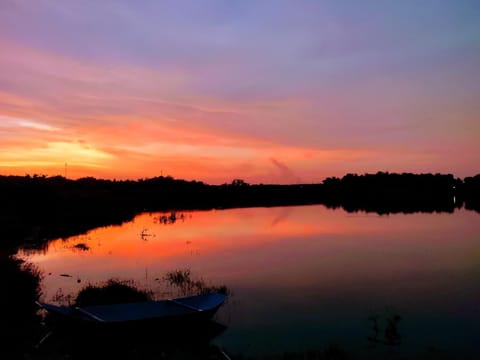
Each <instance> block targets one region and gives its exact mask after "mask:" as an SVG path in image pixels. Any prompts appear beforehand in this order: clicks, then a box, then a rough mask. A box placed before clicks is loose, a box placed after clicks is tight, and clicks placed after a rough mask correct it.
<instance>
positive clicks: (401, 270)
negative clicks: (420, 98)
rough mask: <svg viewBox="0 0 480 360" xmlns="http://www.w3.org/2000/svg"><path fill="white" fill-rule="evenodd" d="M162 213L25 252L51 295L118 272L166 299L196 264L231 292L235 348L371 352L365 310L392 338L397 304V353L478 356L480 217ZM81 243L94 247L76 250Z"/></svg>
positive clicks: (228, 320) (300, 211)
mask: <svg viewBox="0 0 480 360" xmlns="http://www.w3.org/2000/svg"><path fill="white" fill-rule="evenodd" d="M161 216H169V213H152V214H142V215H139V216H137V217H135V219H134V220H133V221H131V222H128V223H125V224H123V225H121V226H110V227H105V228H99V229H96V230H92V231H90V232H88V233H86V234H84V235H81V236H76V237H72V238H69V239H67V240H62V239H58V240H56V241H53V242H51V243H49V245H48V248H47V249H46V250H45V252H44V253H38V254H29V256H28V258H29V259H30V260H31V261H33V262H34V263H36V264H38V266H39V267H40V268H41V269H43V271H44V274H49V275H46V276H45V278H44V280H43V290H44V297H45V300H51V298H52V297H53V296H54V295H55V294H56V293H57V292H58V290H59V289H62V292H63V293H64V294H69V293H76V292H78V290H79V288H80V287H81V286H82V285H83V284H84V283H87V282H99V281H105V280H106V279H108V278H111V277H116V278H125V279H133V280H134V281H135V282H136V283H138V284H140V285H141V286H143V287H145V288H149V289H151V290H152V291H153V292H154V294H155V296H156V297H157V298H162V297H166V296H170V294H171V292H172V289H169V288H168V287H166V286H165V283H164V282H162V281H159V279H162V277H163V276H164V274H165V273H167V272H169V271H172V270H176V269H191V271H192V273H193V274H198V275H199V276H201V277H202V278H203V279H205V280H206V282H207V283H210V284H226V285H227V286H228V287H229V288H230V289H231V290H232V291H233V292H234V294H235V296H234V298H233V300H232V301H231V302H229V304H228V305H227V306H225V307H224V308H223V309H221V310H220V312H219V314H218V316H219V321H221V322H223V323H225V324H227V325H228V326H229V330H228V331H227V332H225V333H224V334H222V335H221V336H220V337H219V338H217V339H216V340H215V343H216V344H218V345H220V346H222V347H224V348H226V349H229V351H230V352H231V353H234V354H235V353H238V354H246V355H252V356H253V355H261V354H272V353H282V352H284V351H285V352H287V351H304V350H306V349H316V348H324V347H325V346H327V345H328V344H338V346H339V347H341V348H343V349H346V350H347V351H348V352H349V353H353V354H366V353H367V354H368V351H370V347H369V346H370V344H369V341H368V337H369V336H370V337H371V336H372V320H369V317H370V316H372V314H379V316H381V318H379V326H380V325H381V324H383V325H381V326H383V328H382V330H381V331H382V334H381V335H382V337H381V338H380V340H382V341H384V339H383V334H384V332H385V324H387V325H388V321H387V320H386V318H387V315H385V314H386V309H390V308H391V309H395V310H396V313H397V314H398V315H399V316H401V321H399V322H398V323H395V324H396V326H397V328H396V330H397V333H398V334H399V335H400V336H401V337H402V342H401V344H400V345H399V346H398V348H399V349H400V350H398V351H403V352H405V353H407V354H411V353H415V354H418V353H419V352H422V351H427V349H429V348H435V349H440V350H441V351H445V352H447V353H450V354H461V355H462V356H463V357H466V356H467V355H468V354H470V353H474V354H479V351H478V348H477V339H476V332H475V331H474V329H476V327H477V324H478V323H479V321H480V309H479V308H478V299H479V298H480V285H479V284H480V281H479V280H480V273H479V272H478V258H479V256H480V244H479V242H478V239H479V235H480V222H479V221H478V214H476V213H473V212H467V211H463V210H460V211H457V212H455V213H453V214H447V213H441V214H410V215H390V216H378V215H373V214H365V213H358V214H351V213H346V212H344V211H342V210H335V211H333V210H327V209H325V208H324V207H323V206H308V207H289V208H255V209H234V210H223V211H206V212H189V213H185V218H186V219H187V220H188V221H187V220H185V221H178V220H177V221H176V222H175V223H174V224H172V226H165V224H163V223H161V222H160V221H158V219H159V217H161ZM143 229H147V230H148V234H150V235H151V236H149V237H148V239H147V240H145V239H142V237H141V236H139V234H141V233H142V230H143ZM75 244H85V246H87V247H88V248H89V250H88V251H78V249H77V250H75V249H74V245H75ZM61 274H69V275H71V277H62V276H60V275H61ZM78 280H81V283H78V282H77V281H78ZM390 319H391V320H392V321H394V319H395V318H394V317H393V318H390ZM380 320H381V321H383V323H381V322H380ZM379 346H386V345H384V344H379ZM377 350H378V349H377Z"/></svg>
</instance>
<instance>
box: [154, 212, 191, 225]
mask: <svg viewBox="0 0 480 360" xmlns="http://www.w3.org/2000/svg"><path fill="white" fill-rule="evenodd" d="M177 220H182V221H185V214H183V213H182V214H179V215H177V213H176V212H175V211H172V212H171V213H170V214H169V215H166V214H163V215H160V216H158V217H155V218H154V219H153V222H154V223H160V224H164V225H170V224H175V223H176V222H177Z"/></svg>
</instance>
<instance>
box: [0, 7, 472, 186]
mask: <svg viewBox="0 0 480 360" xmlns="http://www.w3.org/2000/svg"><path fill="white" fill-rule="evenodd" d="M479 115H480V3H479V2H478V1H477V0H471V1H467V0H451V1H444V0H423V1H416V0H405V1H394V0H384V1H381V0H378V1H371V0H366V1H354V0H351V1H350V0H325V1H320V0H318V1H316V0H295V1H294V0H292V1H282V0H271V1H268V0H255V1H248V0H247V1H234V0H225V1H210V0H204V1H203V0H202V1H198V0H188V1H187V0H185V1H183V0H178V1H154V0H152V1H147V0H135V1H133V0H129V1H127V0H117V1H113V0H112V1H110V0H105V1H96V0H83V1H77V0H36V1H28V0H1V1H0V174H2V175H26V174H30V175H33V174H44V175H47V176H53V175H62V176H65V175H66V176H67V177H69V178H80V177H86V176H94V177H97V178H108V179H139V178H148V177H154V176H160V175H163V176H167V175H168V176H173V177H174V178H182V179H187V180H200V181H204V182H207V183H212V184H220V183H226V182H231V181H232V180H233V179H238V178H240V179H243V180H245V181H247V182H249V183H311V182H321V181H322V180H323V179H324V178H326V177H329V176H343V175H344V174H346V173H367V172H368V173H371V172H377V171H388V172H414V173H424V172H432V173H452V174H454V175H455V176H458V177H465V176H471V175H475V174H477V173H479V172H480V166H479V165H480V141H479V138H480V118H479Z"/></svg>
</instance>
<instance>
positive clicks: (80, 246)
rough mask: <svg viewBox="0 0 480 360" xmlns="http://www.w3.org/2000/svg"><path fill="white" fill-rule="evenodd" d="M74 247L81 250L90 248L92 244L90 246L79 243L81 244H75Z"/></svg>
mask: <svg viewBox="0 0 480 360" xmlns="http://www.w3.org/2000/svg"><path fill="white" fill-rule="evenodd" d="M73 248H74V249H76V250H80V251H88V250H90V246H88V245H87V244H85V243H79V244H76V245H73Z"/></svg>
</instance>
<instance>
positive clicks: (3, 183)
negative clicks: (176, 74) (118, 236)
mask: <svg viewBox="0 0 480 360" xmlns="http://www.w3.org/2000/svg"><path fill="white" fill-rule="evenodd" d="M0 195H1V199H2V202H1V204H0V224H1V227H0V234H2V245H0V246H3V245H5V244H7V243H11V244H12V245H16V244H18V241H19V239H31V240H32V241H36V240H38V239H40V240H41V239H43V238H52V237H62V236H65V237H66V236H69V235H73V234H76V233H78V232H81V231H85V230H87V229H90V228H92V227H96V226H101V225H106V224H114V223H121V222H123V221H126V220H129V219H131V218H132V217H133V216H134V215H135V214H138V213H140V212H144V211H169V210H181V209H183V210H188V209H192V210H194V209H214V208H215V209H220V208H234V207H254V206H288V205H306V204H324V205H325V206H327V207H329V208H343V209H345V210H346V211H349V212H355V211H366V212H376V213H379V214H390V213H399V212H402V213H413V212H453V211H454V210H455V209H457V208H461V207H465V208H466V209H470V210H475V211H478V212H480V174H478V175H476V176H473V177H467V178H465V179H463V180H462V179H459V178H455V177H454V176H453V175H451V174H412V173H402V174H397V173H387V172H378V173H376V174H363V175H358V174H347V175H345V176H343V177H342V178H337V177H329V178H326V179H325V180H323V181H322V182H321V183H313V184H295V185H272V184H248V183H247V182H245V181H243V180H242V179H234V180H233V181H232V182H231V183H226V184H222V185H209V184H205V183H203V182H200V181H186V180H180V179H174V178H172V177H170V176H166V177H165V176H159V177H154V178H149V179H139V180H135V181H133V180H123V181H117V180H105V179H95V178H92V177H86V178H81V179H78V180H71V179H67V178H65V177H62V176H53V177H47V176H44V175H34V176H29V175H27V176H0Z"/></svg>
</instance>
